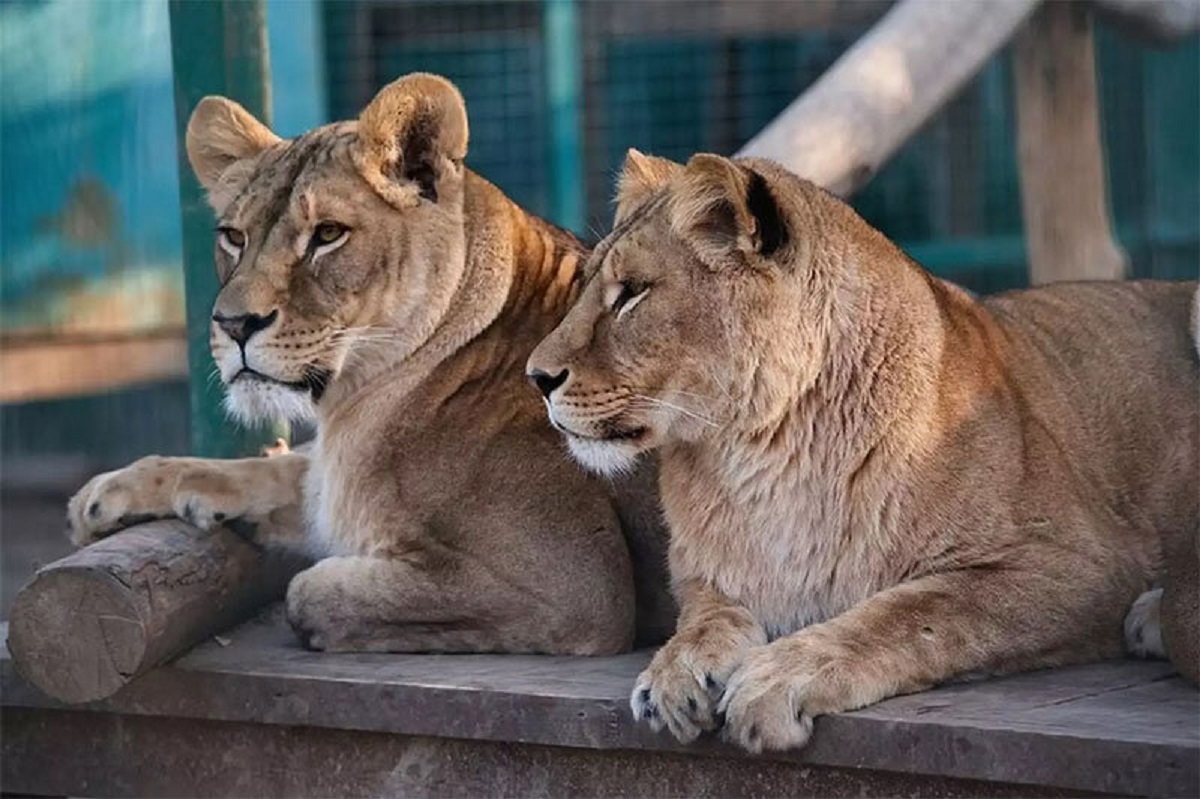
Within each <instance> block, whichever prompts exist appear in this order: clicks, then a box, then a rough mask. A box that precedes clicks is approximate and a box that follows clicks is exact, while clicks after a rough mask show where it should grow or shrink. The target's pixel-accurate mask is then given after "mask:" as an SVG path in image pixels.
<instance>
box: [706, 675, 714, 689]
mask: <svg viewBox="0 0 1200 799" xmlns="http://www.w3.org/2000/svg"><path fill="white" fill-rule="evenodd" d="M704 687H705V688H707V689H708V690H710V691H715V690H717V681H716V680H714V679H713V676H712V675H711V674H705V675H704Z"/></svg>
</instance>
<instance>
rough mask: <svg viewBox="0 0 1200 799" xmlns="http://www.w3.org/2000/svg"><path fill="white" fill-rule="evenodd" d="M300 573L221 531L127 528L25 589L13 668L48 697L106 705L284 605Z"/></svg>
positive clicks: (13, 637) (18, 604) (42, 573)
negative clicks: (212, 639)
mask: <svg viewBox="0 0 1200 799" xmlns="http://www.w3.org/2000/svg"><path fill="white" fill-rule="evenodd" d="M298 565H299V564H298V563H296V562H295V561H291V560H288V561H285V560H283V559H281V558H277V557H271V558H267V557H265V556H264V555H263V554H262V553H261V552H260V551H259V550H258V549H256V548H255V547H253V546H251V545H250V544H249V543H247V542H246V541H244V540H242V539H241V538H239V537H238V536H237V535H235V534H234V533H232V532H229V531H227V530H216V531H212V532H207V533H205V532H201V531H199V530H197V529H196V528H194V527H191V526H190V525H187V524H185V523H183V522H180V521H158V522H151V523H149V524H143V525H139V526H137V527H132V528H130V529H128V530H126V531H124V532H121V533H117V534H116V535H113V536H111V537H110V538H106V539H104V540H103V541H100V542H98V543H96V544H93V545H91V546H89V547H85V548H84V549H81V550H79V551H78V552H75V553H73V554H71V555H68V556H67V557H65V558H63V559H61V560H58V561H55V562H54V563H51V564H49V565H47V566H44V567H43V568H41V569H39V570H38V572H37V574H36V575H34V578H33V580H32V581H30V583H29V584H28V585H26V586H25V587H24V588H22V589H21V591H20V593H18V594H17V597H16V599H15V600H14V602H13V608H12V614H11V618H10V622H9V630H8V647H9V650H10V651H11V652H12V658H13V663H14V665H15V666H16V668H17V670H18V671H19V672H20V673H21V674H22V675H23V676H24V677H25V679H27V680H28V681H29V682H30V683H32V684H33V685H35V686H37V687H38V688H39V689H40V690H41V691H43V692H44V693H45V694H46V695H47V696H50V697H53V698H54V699H57V700H59V701H62V702H72V703H74V702H92V701H95V700H98V699H103V698H105V697H108V696H111V695H112V694H114V693H116V692H117V690H118V689H120V688H122V687H124V686H125V685H126V684H127V683H129V682H130V681H131V680H133V679H134V678H135V677H137V676H138V675H140V674H142V673H144V672H146V671H148V670H149V669H151V668H153V667H154V666H157V665H158V664H160V663H163V662H164V661H166V660H168V659H170V658H172V657H174V656H176V655H178V654H179V653H181V652H183V651H185V650H187V649H189V648H191V647H192V646H194V645H195V644H197V643H199V642H200V641H203V640H204V639H205V638H207V637H209V636H211V635H213V634H214V633H217V632H220V631H221V630H223V629H225V628H226V627H229V626H230V625H232V624H234V623H236V622H238V621H240V620H242V619H244V618H246V616H248V615H250V613H252V612H253V611H254V610H256V609H257V608H258V607H260V606H262V605H264V604H266V603H267V602H269V601H271V600H273V599H277V598H279V597H281V596H282V595H283V592H284V590H285V589H286V587H287V582H288V580H289V579H290V578H291V576H292V574H294V573H295V571H296V569H297V567H298Z"/></svg>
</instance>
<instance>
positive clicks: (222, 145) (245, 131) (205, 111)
mask: <svg viewBox="0 0 1200 799" xmlns="http://www.w3.org/2000/svg"><path fill="white" fill-rule="evenodd" d="M184 140H185V146H186V148H187V155H188V161H189V162H190V163H191V165H192V171H193V172H195V173H196V178H197V179H198V180H199V181H200V185H201V186H203V187H204V188H205V189H206V190H208V191H209V192H210V193H211V192H212V191H213V189H214V188H216V187H217V184H218V183H219V182H220V179H221V175H223V174H224V173H225V171H226V170H227V169H229V167H230V166H232V165H233V164H234V163H236V162H237V161H241V160H242V159H245V158H253V157H254V156H256V155H258V154H259V153H261V152H262V151H263V150H265V149H267V148H268V147H270V146H272V145H274V144H276V143H278V142H279V141H280V138H279V137H278V136H276V135H275V134H274V133H272V132H271V130H270V129H269V128H268V127H267V126H266V125H264V124H263V123H261V122H259V121H258V120H257V119H255V118H254V115H253V114H251V113H250V112H249V111H247V110H246V109H245V108H242V107H241V106H240V105H238V104H237V103H235V102H234V101H233V100H229V99H227V98H225V97H212V96H210V97H205V98H204V99H203V100H201V101H200V103H199V104H198V105H197V106H196V110H194V111H192V116H191V119H189V120H188V126H187V133H186V134H185V137H184Z"/></svg>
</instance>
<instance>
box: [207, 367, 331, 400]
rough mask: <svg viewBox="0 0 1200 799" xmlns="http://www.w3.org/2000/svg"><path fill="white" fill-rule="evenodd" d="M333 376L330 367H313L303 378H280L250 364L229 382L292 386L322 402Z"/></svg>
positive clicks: (231, 383)
mask: <svg viewBox="0 0 1200 799" xmlns="http://www.w3.org/2000/svg"><path fill="white" fill-rule="evenodd" d="M332 377H333V373H332V372H331V371H329V370H328V369H312V370H310V371H309V373H308V374H307V375H305V376H304V379H302V380H279V379H277V378H274V377H271V376H269V375H264V374H263V373H262V372H258V371H255V370H254V369H251V368H250V367H249V366H243V367H242V368H241V369H239V370H238V373H237V374H235V375H234V376H233V379H232V380H230V381H229V383H230V385H233V384H234V383H236V382H238V381H239V380H250V381H253V382H258V383H271V384H274V385H277V386H283V387H284V388H290V389H291V390H293V391H304V392H308V393H309V394H311V395H312V399H313V402H320V401H321V397H322V395H324V394H325V389H326V388H328V387H329V380H330V378H332Z"/></svg>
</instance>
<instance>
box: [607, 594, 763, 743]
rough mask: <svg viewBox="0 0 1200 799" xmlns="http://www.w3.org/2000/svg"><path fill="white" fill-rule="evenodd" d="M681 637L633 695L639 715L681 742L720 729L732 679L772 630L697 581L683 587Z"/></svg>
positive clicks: (658, 657) (667, 648)
mask: <svg viewBox="0 0 1200 799" xmlns="http://www.w3.org/2000/svg"><path fill="white" fill-rule="evenodd" d="M677 594H678V598H679V605H680V615H679V623H678V626H677V629H676V632H675V635H673V636H672V637H671V639H670V640H669V641H667V643H666V644H664V645H663V647H662V648H661V649H659V650H658V652H657V653H655V655H654V659H653V660H652V661H651V662H650V665H649V667H647V669H646V670H645V671H643V672H642V673H641V675H640V676H639V677H638V680H637V683H636V684H635V685H634V688H633V695H632V696H631V697H630V706H631V708H632V710H633V717H634V718H635V719H637V720H639V721H645V722H647V723H649V724H650V726H651V727H652V728H654V729H655V730H660V729H662V728H663V727H664V726H665V727H667V729H669V730H670V731H671V733H672V734H673V735H674V736H675V737H676V738H678V739H679V740H680V741H684V742H687V741H691V740H693V739H695V738H696V736H698V735H699V734H700V733H701V732H704V731H711V730H714V729H716V728H717V726H718V722H717V715H716V708H717V700H718V699H719V698H720V696H721V692H722V691H723V690H724V688H725V684H726V681H727V680H728V679H729V677H730V675H731V674H733V672H734V669H735V668H737V666H738V664H739V663H740V662H741V659H742V657H743V655H744V654H745V653H746V652H747V651H749V650H750V649H751V647H754V646H757V645H761V644H763V643H766V640H767V637H766V632H765V631H764V630H763V628H762V625H760V624H758V622H756V621H755V620H754V617H753V616H752V615H751V614H750V612H749V611H748V610H746V609H745V608H743V607H740V606H738V605H736V604H734V603H733V602H731V601H730V600H729V599H727V598H726V597H724V596H722V595H721V594H720V593H719V592H718V591H716V590H715V589H713V588H711V587H710V586H706V585H703V584H700V583H698V582H694V581H687V582H684V583H682V584H681V585H680V586H679V587H678V588H677Z"/></svg>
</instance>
